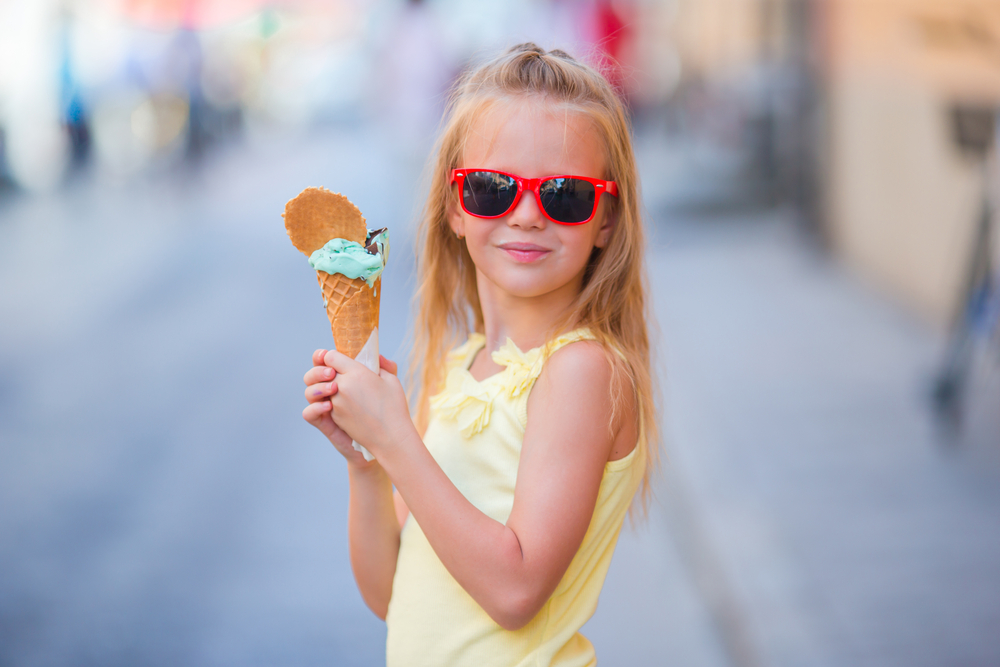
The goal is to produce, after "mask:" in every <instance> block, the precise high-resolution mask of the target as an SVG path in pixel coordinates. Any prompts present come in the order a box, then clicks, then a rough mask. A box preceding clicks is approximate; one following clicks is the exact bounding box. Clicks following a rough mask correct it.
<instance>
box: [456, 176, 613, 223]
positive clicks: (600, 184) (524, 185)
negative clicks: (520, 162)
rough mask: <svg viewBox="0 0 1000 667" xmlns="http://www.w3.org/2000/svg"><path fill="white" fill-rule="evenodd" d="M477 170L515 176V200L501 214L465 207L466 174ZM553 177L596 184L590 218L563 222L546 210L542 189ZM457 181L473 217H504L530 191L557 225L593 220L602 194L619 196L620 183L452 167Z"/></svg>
mask: <svg viewBox="0 0 1000 667" xmlns="http://www.w3.org/2000/svg"><path fill="white" fill-rule="evenodd" d="M477 171H485V172H488V173H491V174H500V175H502V176H507V177H509V178H513V179H514V182H515V183H517V194H516V195H514V201H513V202H511V205H510V207H509V208H508V209H507V210H506V211H504V212H503V213H501V214H500V215H479V214H477V213H473V212H472V211H470V210H469V209H467V208H465V197H463V196H462V189H463V188H464V187H465V177H466V175H468V174H471V173H473V172H477ZM553 178H576V179H579V180H581V181H587V182H588V183H590V184H591V185H593V186H594V191H595V192H596V193H597V194H596V196H595V197H594V210H593V211H591V212H590V217H589V218H587V219H586V220H581V221H580V222H563V221H562V220H556V219H555V218H553V217H552V216H551V215H549V212H548V211H546V210H545V207H544V206H542V191H541V189H542V183H544V182H545V181H550V180H552V179H553ZM456 182H457V183H458V201H459V203H461V205H462V210H463V211H465V212H466V213H468V214H469V215H471V216H473V217H476V218H486V219H493V218H502V217H504V216H505V215H507V214H509V213H510V212H511V211H513V210H514V208H516V207H517V204H518V202H519V201H521V195H523V194H524V193H525V191H528V192H534V193H535V202H536V203H537V204H538V210H539V211H541V212H542V215H544V216H545V217H546V218H548V219H549V220H551V221H552V222H554V223H556V224H557V225H585V224H587V223H588V222H590V221H591V220H593V219H594V216H595V215H597V206H598V205H599V204H600V203H601V195H602V194H604V193H605V192H607V193H608V194H609V195H611V196H612V197H617V196H618V185H617V184H616V183H615V182H614V181H605V180H601V179H599V178H588V177H586V176H570V175H559V176H545V177H543V178H522V177H520V176H517V175H516V174H509V173H507V172H505V171H499V170H497V169H452V170H451V183H452V185H454V184H455V183H456Z"/></svg>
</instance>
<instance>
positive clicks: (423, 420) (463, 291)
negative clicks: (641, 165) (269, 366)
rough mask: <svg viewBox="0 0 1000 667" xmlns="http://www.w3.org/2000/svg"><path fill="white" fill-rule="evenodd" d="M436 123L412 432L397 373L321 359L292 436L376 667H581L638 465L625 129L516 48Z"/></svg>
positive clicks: (608, 111) (580, 77)
mask: <svg viewBox="0 0 1000 667" xmlns="http://www.w3.org/2000/svg"><path fill="white" fill-rule="evenodd" d="M446 118H447V122H446V124H445V127H444V130H443V133H442V136H441V139H440V142H439V145H438V149H437V157H436V161H435V162H434V163H433V173H432V185H431V190H430V194H429V197H428V202H427V206H426V210H425V213H424V216H423V220H422V227H421V241H420V247H419V253H418V260H419V261H418V272H419V277H420V286H419V289H418V292H417V303H418V305H419V310H418V315H417V323H416V334H415V339H416V344H415V349H414V359H413V368H414V369H416V371H415V372H416V376H417V377H418V379H419V382H418V383H417V384H418V387H419V389H418V391H417V394H416V400H415V401H414V404H415V417H414V418H413V419H411V417H410V413H409V411H408V407H407V400H406V397H405V395H404V392H403V388H402V385H401V384H400V382H399V381H398V380H397V378H396V376H395V371H396V365H395V364H394V363H392V362H391V361H388V360H385V359H383V360H382V364H381V365H382V369H381V372H380V373H379V374H378V375H376V374H375V373H372V372H370V371H368V370H366V369H365V368H364V367H363V366H361V365H360V364H358V363H356V362H354V361H353V360H351V359H349V358H347V357H345V356H344V355H342V354H339V353H338V352H336V351H329V352H327V351H326V350H317V352H316V353H315V354H314V356H313V364H314V367H313V368H312V369H310V370H309V371H308V372H307V373H306V375H305V383H306V385H307V389H306V397H307V399H308V400H309V405H308V407H306V409H305V410H304V412H303V416H304V417H305V419H306V420H307V421H308V422H309V423H311V424H313V425H314V426H316V427H317V428H318V429H319V430H320V431H321V432H322V433H323V434H324V435H326V436H327V437H328V438H329V439H330V441H331V442H332V443H333V445H334V446H335V447H336V448H337V449H338V450H339V451H340V452H341V453H342V454H343V455H344V457H345V458H346V459H347V463H348V466H347V467H348V477H349V480H350V507H349V510H348V532H349V539H350V554H351V565H352V568H353V570H354V577H355V580H356V581H357V584H358V588H359V589H360V591H361V594H362V596H363V597H364V600H365V602H366V603H367V604H368V606H369V607H371V609H372V610H373V611H374V612H375V613H376V614H377V615H378V616H379V617H380V618H384V619H385V620H386V623H387V627H388V636H387V663H388V665H389V666H390V667H393V666H395V665H407V666H412V665H434V666H441V665H470V666H475V667H483V666H488V665H504V666H510V665H533V666H536V665H592V664H595V663H596V657H595V655H594V650H593V646H592V645H591V644H590V642H589V641H587V639H585V638H584V637H583V636H582V635H581V634H580V633H579V629H580V627H581V626H582V625H583V624H584V623H585V622H586V621H587V619H588V618H590V616H591V615H592V614H593V613H594V610H595V609H596V606H597V598H598V595H599V593H600V590H601V586H602V584H603V582H604V577H605V574H606V573H607V570H608V566H609V564H610V561H611V555H612V552H613V551H614V546H615V543H616V541H617V538H618V534H619V532H620V530H621V527H622V522H623V520H624V517H625V515H626V512H627V510H628V508H629V505H630V504H631V501H632V498H633V495H635V493H636V491H637V490H638V489H640V487H642V488H645V487H646V486H647V478H648V471H649V470H650V468H651V463H652V462H653V459H654V451H655V449H654V447H653V443H654V442H655V437H654V436H655V432H656V427H655V423H656V422H655V416H654V401H653V396H652V394H653V392H652V381H651V377H650V360H649V339H648V334H647V327H646V317H645V308H646V304H645V301H646V296H645V291H644V286H643V283H644V269H643V232H642V221H641V218H640V215H639V201H638V192H637V188H638V183H637V178H636V170H635V163H634V159H633V153H632V146H631V141H630V134H629V127H628V123H627V120H626V116H625V113H624V111H623V108H622V105H621V103H620V101H619V100H618V97H617V96H616V94H615V92H614V90H613V89H612V88H611V86H610V85H609V84H608V82H607V81H606V80H605V79H604V78H603V77H602V76H601V75H600V74H599V73H597V72H596V71H594V70H593V69H591V68H590V67H587V66H586V65H583V64H581V63H579V62H577V61H576V60H574V59H573V58H571V57H570V56H569V55H567V54H566V53H564V52H562V51H550V52H546V51H544V50H542V49H540V48H538V47H537V46H535V45H533V44H523V45H520V46H517V47H514V48H513V49H511V50H510V51H509V52H507V53H505V54H503V55H502V56H500V57H498V58H496V59H494V60H492V61H490V62H487V63H486V64H484V65H481V66H480V67H478V68H476V69H474V70H472V71H470V72H469V73H467V74H466V75H465V76H464V77H463V78H462V80H461V81H460V82H459V84H458V85H457V87H456V89H455V91H454V94H453V96H452V99H451V103H450V106H449V109H448V115H447V117H446ZM352 438H353V439H355V440H357V441H358V442H360V443H361V444H363V445H364V446H365V447H367V448H368V449H369V450H370V451H371V452H372V453H373V454H374V456H375V461H373V462H371V463H369V462H366V461H365V460H364V459H363V458H362V457H361V455H360V454H358V453H357V452H355V451H354V450H353V448H352V447H351V440H352ZM393 487H395V491H393Z"/></svg>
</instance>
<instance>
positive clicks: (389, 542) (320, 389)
mask: <svg viewBox="0 0 1000 667" xmlns="http://www.w3.org/2000/svg"><path fill="white" fill-rule="evenodd" d="M325 354H326V350H317V351H316V352H315V353H314V354H313V364H314V366H313V368H311V369H310V370H309V371H308V372H307V373H306V375H305V378H304V379H305V383H306V399H307V400H308V401H309V405H308V406H306V408H305V410H303V411H302V416H303V417H304V418H305V420H306V421H307V422H309V423H310V424H312V425H313V426H315V427H316V428H317V429H319V430H320V432H321V433H323V435H325V436H326V437H327V438H328V439H329V440H330V442H331V443H332V444H333V446H334V447H335V448H336V449H337V450H338V451H339V452H340V453H341V454H342V455H343V456H344V458H345V459H347V472H348V480H349V483H350V500H349V502H348V510H347V533H348V540H349V543H350V548H349V549H350V556H351V570H352V571H353V572H354V579H355V581H356V582H357V584H358V590H359V591H360V592H361V597H362V598H364V601H365V604H367V605H368V607H369V608H370V609H371V610H372V611H373V612H375V615H376V616H378V617H379V618H381V619H385V614H386V610H387V609H388V606H389V598H390V597H391V595H392V579H393V576H394V575H395V573H396V556H397V555H398V554H399V533H400V527H401V526H402V521H400V520H399V519H398V518H397V517H398V516H399V509H398V503H397V501H396V498H394V496H393V491H392V483H391V482H390V481H389V477H388V476H387V475H386V473H385V471H384V470H383V469H382V466H380V465H379V464H378V463H377V462H374V461H372V462H369V461H365V459H364V457H363V456H362V455H361V454H360V453H359V452H357V451H355V450H354V448H353V447H352V446H351V437H350V436H349V435H347V434H346V433H344V431H343V430H341V429H340V428H339V427H338V426H337V425H336V424H335V423H334V421H333V418H332V417H331V413H330V400H329V397H330V396H332V395H333V394H335V393H336V392H337V385H336V382H335V378H336V372H335V371H334V370H333V369H332V368H328V367H326V366H325V365H323V357H324V356H325ZM380 363H381V365H382V367H383V368H385V369H386V370H387V371H388V372H390V373H395V372H396V364H394V363H392V362H390V361H388V360H385V359H384V358H383V359H381V360H380ZM403 508H404V509H405V505H404V506H403Z"/></svg>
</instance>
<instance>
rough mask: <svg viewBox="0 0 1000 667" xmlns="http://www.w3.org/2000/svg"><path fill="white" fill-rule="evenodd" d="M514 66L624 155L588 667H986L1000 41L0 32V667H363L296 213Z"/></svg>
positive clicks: (494, 8) (378, 179) (362, 186)
mask: <svg viewBox="0 0 1000 667" xmlns="http://www.w3.org/2000/svg"><path fill="white" fill-rule="evenodd" d="M525 40H532V41H535V42H537V43H539V44H540V45H541V46H543V47H546V48H556V47H558V48H563V49H565V50H567V51H569V52H570V53H572V54H574V55H576V56H577V57H580V58H582V59H585V60H588V61H589V62H592V63H595V64H596V65H598V66H599V67H601V68H602V70H603V71H604V72H605V74H606V75H607V76H608V78H609V79H610V80H611V81H612V82H614V83H615V84H616V85H617V86H618V87H619V89H620V90H621V92H622V95H623V96H624V97H625V99H626V100H627V101H628V104H629V107H630V109H631V111H632V114H633V118H634V122H635V143H636V149H637V153H638V159H639V165H640V176H641V179H642V188H643V196H644V204H645V209H646V213H647V223H648V231H649V239H650V240H649V249H648V261H649V267H650V287H651V294H652V301H653V311H654V314H655V317H656V320H657V324H658V330H657V352H658V355H659V364H660V365H659V371H658V372H659V377H660V384H661V387H662V393H663V410H662V426H663V431H664V434H665V436H666V442H665V445H664V447H665V452H664V454H665V455H664V463H663V467H662V471H661V473H660V475H659V478H658V480H657V484H656V495H657V499H656V502H655V503H654V505H653V507H652V509H651V512H650V516H649V518H648V519H647V520H646V521H645V522H644V523H640V524H638V525H636V526H634V527H632V528H629V527H626V529H625V531H623V533H622V538H621V541H620V542H619V546H618V550H617V552H616V554H615V560H614V563H613V564H612V568H611V572H610V574H609V576H608V580H607V583H606V585H605V588H604V591H603V593H602V597H601V603H600V606H599V608H598V612H597V615H596V616H595V617H594V619H593V620H592V621H591V622H590V623H588V625H587V626H586V628H585V630H584V632H585V634H586V635H587V636H588V637H589V638H591V639H592V641H593V642H594V644H595V646H596V647H597V651H598V658H599V661H600V664H601V665H607V666H618V665H622V666H624V665H689V666H706V667H708V666H711V667H724V666H730V667H771V666H774V667H785V666H787V667H793V666H795V667H797V666H811V665H817V666H830V667H833V666H842V665H865V666H868V665H870V666H873V667H874V666H881V665H901V666H902V665H906V666H923V665H927V666H931V665H976V666H978V665H997V664H1000V328H998V319H1000V279H998V269H997V267H998V265H1000V264H998V260H1000V252H998V243H1000V234H998V233H997V230H996V227H997V216H996V215H995V214H994V213H993V212H994V211H995V210H996V209H997V207H998V205H1000V193H998V191H1000V171H998V168H997V158H996V147H995V144H996V142H995V135H996V129H997V118H998V116H997V112H998V108H1000V5H998V4H997V2H996V0H510V1H509V2H506V3H503V4H502V5H498V4H495V3H481V2H473V1H472V0H469V1H462V0H426V1H425V2H403V1H402V0H271V1H265V0H214V1H213V0H33V1H32V2H21V1H19V0H0V665H3V666H6V665H12V666H13V665H16V666H48V665H60V666H74V667H75V666H77V665H80V666H82V665H108V666H110V665H191V666H201V665H205V666H209V665H211V666H215V665H219V666H222V665H233V666H236V665H240V666H242V665H262V666H263V665H321V664H322V665H348V666H353V665H358V666H362V665H378V664H384V660H385V658H384V639H385V626H384V624H383V623H382V622H381V621H379V620H378V619H377V618H375V617H374V616H373V615H372V614H371V613H370V612H369V611H368V610H367V608H366V607H365V606H364V604H363V602H362V600H361V598H360V596H359V594H358V593H357V590H356V588H355V586H354V582H353V578H352V577H351V573H350V566H349V563H348V558H347V546H346V500H347V490H346V475H345V471H344V465H343V463H342V460H341V459H340V457H339V456H338V455H337V454H336V452H334V451H333V449H332V448H331V447H330V446H329V445H328V444H327V443H325V441H323V439H322V438H321V437H320V436H319V435H318V434H317V433H315V432H314V430H313V429H312V428H311V427H309V426H308V425H307V424H305V422H303V421H302V419H301V416H300V413H301V409H302V407H304V399H303V397H302V390H303V385H302V380H301V378H302V374H303V373H304V372H305V371H306V369H307V367H308V365H309V361H310V355H311V353H312V351H313V350H314V349H316V348H318V347H327V346H329V344H330V333H329V326H328V323H327V320H326V314H325V312H324V309H323V307H322V304H321V299H320V294H319V290H318V288H317V286H316V283H315V278H314V272H313V271H312V269H310V268H309V266H308V264H307V263H306V261H305V259H304V258H303V257H302V256H301V255H300V254H299V253H298V252H297V251H296V250H295V249H294V248H293V247H292V245H291V243H290V242H289V241H288V238H287V236H286V234H285V231H284V227H283V223H282V219H281V213H282V211H283V208H284V204H285V202H286V201H287V200H288V199H290V198H292V197H294V196H295V195H296V194H297V193H298V192H299V191H301V190H302V189H303V188H305V187H307V186H325V187H327V188H329V189H331V190H334V191H339V192H342V193H344V194H345V195H347V196H348V197H350V198H351V200H352V201H354V202H355V203H356V204H357V205H358V206H359V208H360V209H361V210H362V212H363V213H364V214H365V216H366V218H367V220H368V222H369V226H371V227H376V226H388V227H389V228H390V229H391V233H392V257H391V259H390V262H389V265H388V267H387V269H386V272H385V274H384V282H383V285H384V288H385V289H384V292H383V301H382V305H383V308H382V318H381V327H380V329H381V341H382V348H383V352H384V353H385V354H386V355H387V356H389V357H392V358H396V359H398V360H399V361H401V362H403V365H404V366H405V362H406V357H407V354H408V351H409V347H408V345H409V344H408V335H409V334H408V332H409V323H410V297H411V294H412V290H413V264H414V262H413V233H414V228H415V220H416V217H417V215H418V212H419V209H420V207H421V205H422V204H423V198H424V192H425V184H426V181H425V180H424V177H423V173H422V170H423V166H424V161H425V159H426V157H427V155H428V152H429V150H430V149H431V147H432V144H433V140H434V136H435V133H436V131H437V123H438V120H439V118H440V113H441V110H442V108H443V103H444V98H445V95H446V91H447V89H448V87H449V85H450V84H451V82H452V81H454V78H455V77H456V76H457V74H458V73H459V72H461V71H462V69H463V68H464V67H466V66H467V65H468V64H469V63H470V62H474V61H475V60H476V59H478V58H481V57H483V56H484V55H489V54H491V53H494V52H495V51H497V50H499V49H502V48H505V47H508V46H510V45H513V44H515V43H518V42H521V41H525Z"/></svg>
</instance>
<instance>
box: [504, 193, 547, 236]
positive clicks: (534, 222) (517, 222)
mask: <svg viewBox="0 0 1000 667" xmlns="http://www.w3.org/2000/svg"><path fill="white" fill-rule="evenodd" d="M547 222H548V220H546V219H545V216H544V215H543V214H542V211H541V210H540V209H539V208H538V200H537V199H536V198H535V193H534V192H525V193H524V194H522V195H521V201H519V202H517V206H515V207H514V210H513V211H511V212H510V214H509V215H508V216H507V224H508V225H510V226H511V227H520V228H522V229H536V228H537V229H544V228H545V225H546V223H547Z"/></svg>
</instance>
